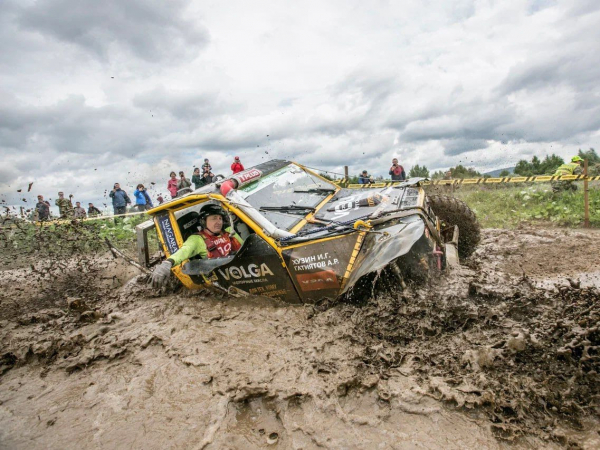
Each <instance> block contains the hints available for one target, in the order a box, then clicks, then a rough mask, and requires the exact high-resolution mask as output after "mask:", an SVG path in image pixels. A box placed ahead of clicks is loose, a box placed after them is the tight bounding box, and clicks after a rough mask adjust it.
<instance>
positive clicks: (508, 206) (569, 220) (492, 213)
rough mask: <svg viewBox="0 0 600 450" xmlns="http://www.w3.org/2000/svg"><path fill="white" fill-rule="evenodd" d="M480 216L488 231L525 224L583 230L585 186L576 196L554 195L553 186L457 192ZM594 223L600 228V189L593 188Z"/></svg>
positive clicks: (456, 194)
mask: <svg viewBox="0 0 600 450" xmlns="http://www.w3.org/2000/svg"><path fill="white" fill-rule="evenodd" d="M453 195H454V196H455V197H457V198H460V199H461V200H464V201H465V202H466V203H467V204H468V205H469V206H470V207H471V208H472V209H473V210H474V211H475V213H476V214H477V217H478V219H479V221H480V223H481V225H482V226H483V227H484V228H489V227H493V228H512V227H516V226H517V225H519V224H521V223H535V222H539V223H548V222H552V223H554V224H556V225H557V226H568V227H579V226H583V214H584V212H583V186H582V185H581V184H580V185H579V189H578V190H577V191H576V192H562V193H559V194H554V193H553V192H552V190H551V187H550V184H546V183H545V184H543V185H533V186H527V187H505V188H503V189H490V190H486V189H480V188H471V187H462V188H460V189H458V190H457V191H455V192H454V194H453ZM589 198H590V222H591V225H592V226H593V227H596V228H600V186H599V185H598V184H597V183H596V184H594V185H593V186H590V191H589Z"/></svg>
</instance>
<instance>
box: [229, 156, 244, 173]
mask: <svg viewBox="0 0 600 450" xmlns="http://www.w3.org/2000/svg"><path fill="white" fill-rule="evenodd" d="M242 170H244V166H242V163H241V162H240V157H239V156H236V157H235V159H234V160H233V164H232V165H231V171H232V172H233V173H238V172H241V171H242Z"/></svg>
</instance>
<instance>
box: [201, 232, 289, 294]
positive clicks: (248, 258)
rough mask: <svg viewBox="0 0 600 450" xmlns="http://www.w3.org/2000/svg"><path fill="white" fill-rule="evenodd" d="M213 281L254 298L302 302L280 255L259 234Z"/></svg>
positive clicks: (254, 236)
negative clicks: (251, 295) (257, 296)
mask: <svg viewBox="0 0 600 450" xmlns="http://www.w3.org/2000/svg"><path fill="white" fill-rule="evenodd" d="M211 281H213V282H214V281H216V282H218V283H219V285H220V286H222V287H224V288H228V287H230V286H233V287H235V288H237V289H241V290H242V291H245V292H247V293H249V294H253V295H265V296H267V297H273V298H277V299H279V300H283V301H286V302H288V303H299V302H300V298H299V297H298V294H297V293H296V289H295V288H294V285H293V284H292V282H291V280H290V276H289V275H288V273H287V271H286V270H285V268H284V267H283V264H282V261H281V258H280V256H279V255H278V254H277V252H276V251H275V250H274V249H273V247H271V246H270V245H269V244H268V243H266V242H265V241H264V240H263V239H261V238H260V237H259V236H257V235H251V236H250V237H249V238H248V239H247V241H246V243H245V244H244V246H243V247H242V248H241V249H240V251H239V252H238V254H237V255H236V256H235V258H234V259H233V260H232V261H231V262H230V263H229V264H226V265H224V266H221V267H219V268H217V269H216V270H215V271H214V272H213V275H212V277H211Z"/></svg>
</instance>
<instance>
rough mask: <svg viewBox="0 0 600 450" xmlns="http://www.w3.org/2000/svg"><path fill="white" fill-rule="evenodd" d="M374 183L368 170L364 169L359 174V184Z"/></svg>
mask: <svg viewBox="0 0 600 450" xmlns="http://www.w3.org/2000/svg"><path fill="white" fill-rule="evenodd" d="M371 183H373V178H372V177H371V175H369V173H368V172H367V171H366V170H363V171H362V173H361V174H360V175H359V176H358V184H371Z"/></svg>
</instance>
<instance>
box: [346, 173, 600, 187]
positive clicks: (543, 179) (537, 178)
mask: <svg viewBox="0 0 600 450" xmlns="http://www.w3.org/2000/svg"><path fill="white" fill-rule="evenodd" d="M585 179H586V177H585V175H557V176H554V175H534V176H531V177H502V178H457V179H451V180H429V181H424V182H423V185H425V186H427V185H433V186H440V185H441V186H443V185H448V186H449V185H462V184H496V183H526V182H528V183H532V182H534V183H547V182H550V181H583V180H585ZM587 180H588V181H600V176H594V177H587ZM346 181H347V179H346V178H344V179H342V180H335V181H334V183H336V184H337V185H339V186H345V187H347V188H350V189H365V188H382V187H388V186H396V185H398V184H401V183H403V182H402V181H384V182H379V183H372V184H348V185H346Z"/></svg>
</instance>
